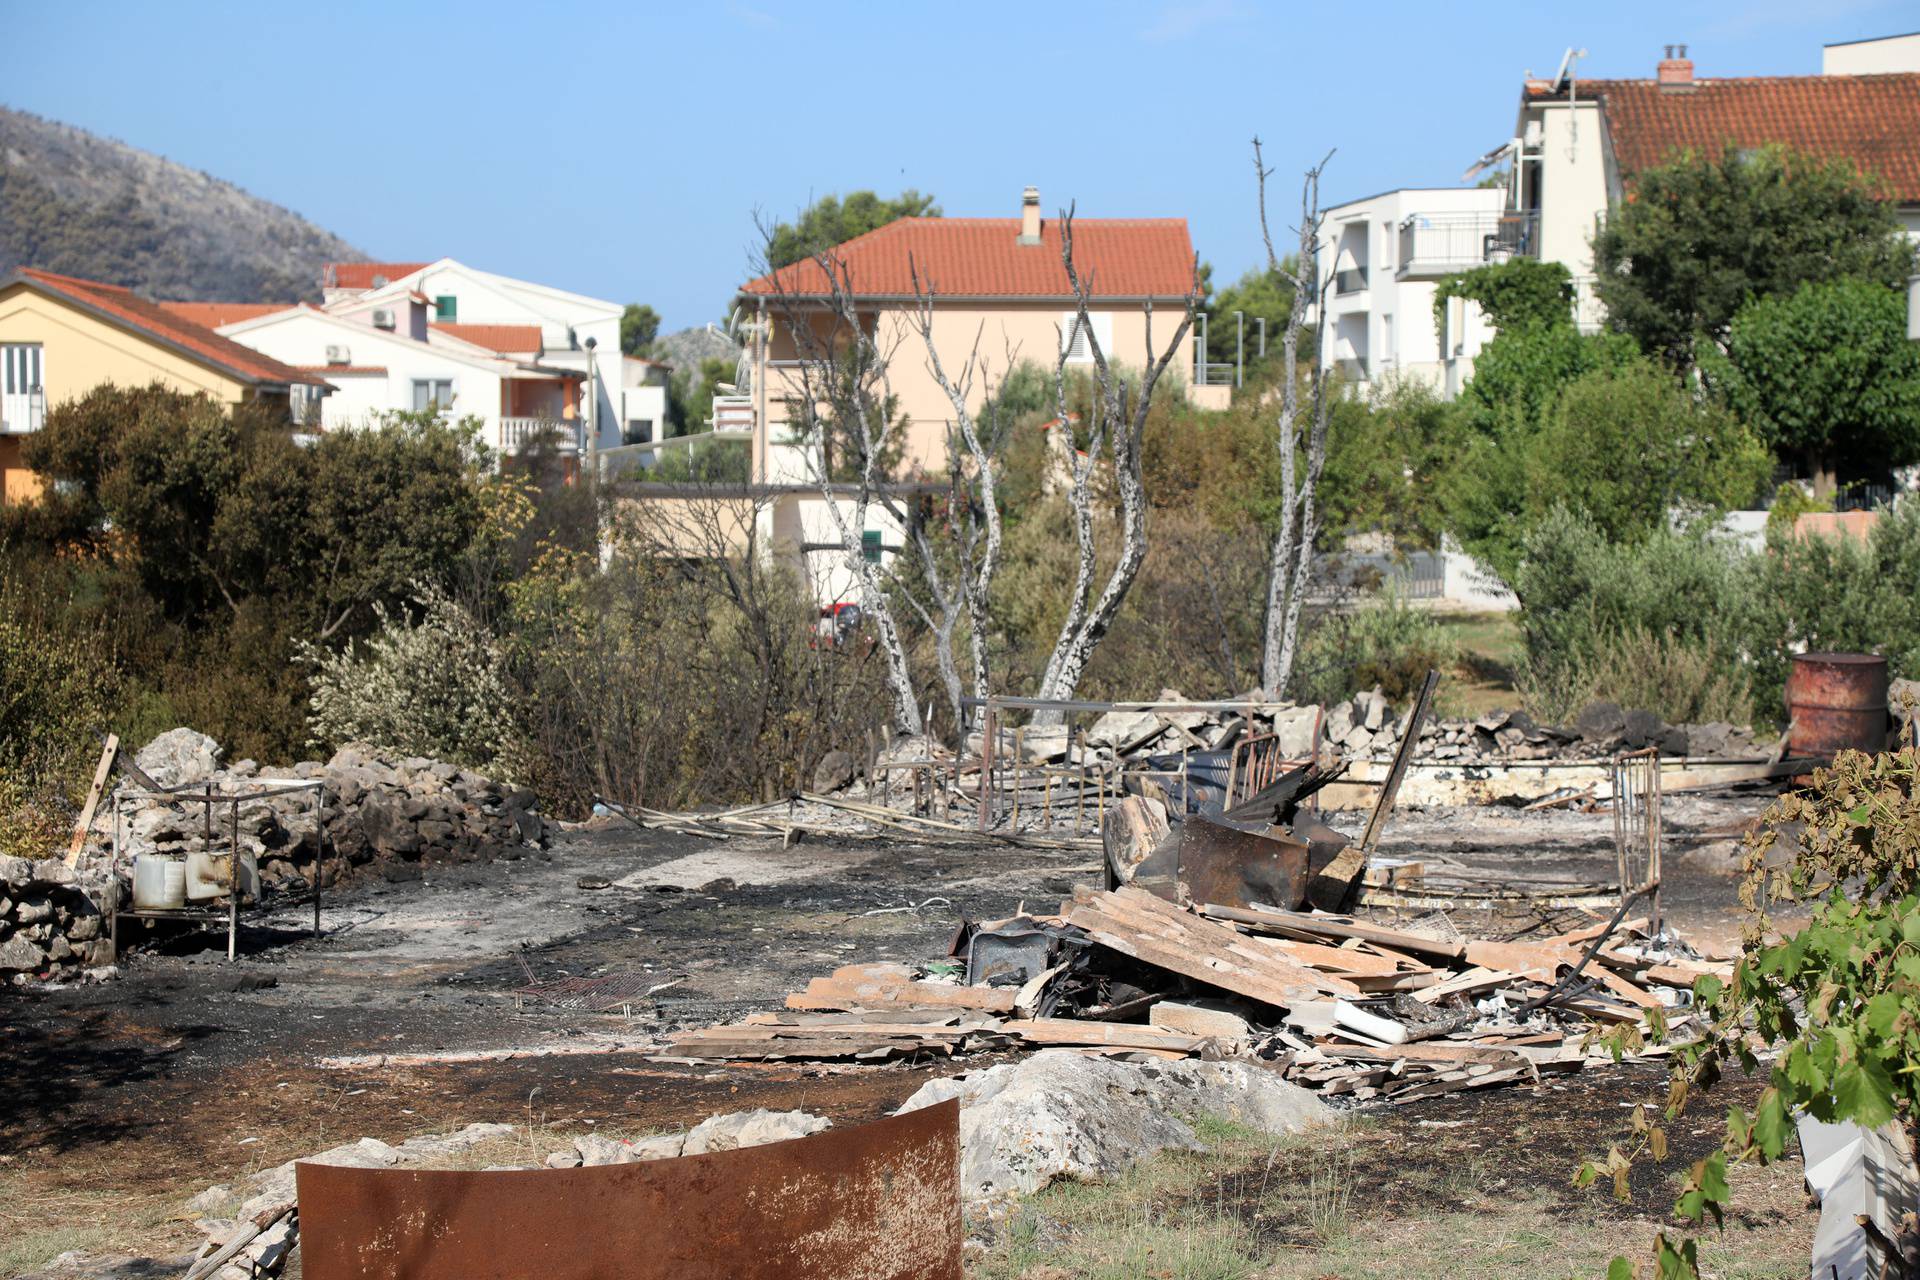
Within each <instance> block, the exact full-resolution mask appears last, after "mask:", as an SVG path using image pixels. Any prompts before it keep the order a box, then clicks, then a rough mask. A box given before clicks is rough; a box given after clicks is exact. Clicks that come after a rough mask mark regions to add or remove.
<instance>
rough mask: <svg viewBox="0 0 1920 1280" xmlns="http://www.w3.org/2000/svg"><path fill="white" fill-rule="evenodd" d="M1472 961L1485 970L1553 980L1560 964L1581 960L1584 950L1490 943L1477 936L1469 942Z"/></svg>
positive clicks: (1568, 964) (1557, 973) (1537, 944)
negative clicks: (1581, 951)
mask: <svg viewBox="0 0 1920 1280" xmlns="http://www.w3.org/2000/svg"><path fill="white" fill-rule="evenodd" d="M1466 960H1467V963H1468V964H1475V965H1479V966H1480V967H1481V968H1484V969H1505V970H1507V971H1509V972H1510V973H1515V974H1518V975H1519V976H1521V977H1523V978H1534V979H1537V980H1538V981H1541V982H1552V981H1553V980H1554V978H1555V977H1557V976H1558V975H1559V972H1560V967H1561V966H1562V965H1565V966H1566V967H1568V968H1572V967H1573V966H1574V965H1577V964H1579V963H1580V953H1579V952H1577V951H1575V950H1574V949H1573V948H1571V947H1554V946H1548V945H1546V944H1545V943H1539V942H1486V941H1482V940H1479V939H1475V940H1474V941H1472V942H1469V943H1468V944H1467V954H1466Z"/></svg>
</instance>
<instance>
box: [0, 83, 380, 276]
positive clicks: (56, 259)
mask: <svg viewBox="0 0 1920 1280" xmlns="http://www.w3.org/2000/svg"><path fill="white" fill-rule="evenodd" d="M366 256H367V255H366V254H364V253H362V252H360V251H359V250H358V249H356V248H354V247H353V246H352V245H350V244H348V243H347V242H346V241H344V240H342V239H340V237H338V236H336V235H333V234H332V233H331V232H327V231H323V230H321V229H320V228H319V227H316V226H314V225H313V224H312V223H311V222H308V221H307V220H306V219H305V218H302V217H301V216H300V215H299V214H297V213H294V212H292V211H291V210H288V209H283V208H281V207H280V206H279V205H277V204H272V203H270V202H268V201H266V200H262V199H260V198H259V197H258V196H254V195H250V194H248V193H247V192H245V191H242V190H241V189H240V188H238V187H236V186H234V185H233V184H232V183H230V182H222V181H221V180H220V179H218V178H215V177H213V176H212V175H211V174H206V173H202V172H200V171H198V170H195V169H189V168H187V167H186V166H185V165H180V164H175V163H174V162H173V161H171V160H168V159H165V158H164V157H161V156H157V155H154V154H152V153H151V152H147V151H141V150H139V149H138V148H136V147H130V146H127V145H126V144H125V143H123V142H115V141H114V140H112V139H110V138H101V137H96V136H95V135H93V134H91V133H88V132H87V131H86V130H84V129H76V128H74V127H73V126H71V125H65V124H60V123H59V122H57V121H53V120H43V119H41V118H40V117H39V116H35V115H30V114H28V113H27V112H24V111H14V110H11V109H9V108H6V107H0V275H4V274H6V273H7V272H9V271H11V270H12V269H13V268H15V267H19V266H32V267H44V268H46V269H47V270H49V271H58V272H62V273H64V274H67V275H75V276H84V277H86V278H88V279H91V280H104V281H106V282H108V283H109V284H120V285H127V286H129V287H131V288H133V289H136V290H138V291H139V292H141V293H143V294H146V295H147V296H149V297H153V298H181V299H190V300H204V301H228V302H279V301H283V300H288V299H293V298H309V299H316V300H317V299H318V297H319V292H320V266H321V264H322V263H324V262H331V261H353V260H361V259H365V257H366Z"/></svg>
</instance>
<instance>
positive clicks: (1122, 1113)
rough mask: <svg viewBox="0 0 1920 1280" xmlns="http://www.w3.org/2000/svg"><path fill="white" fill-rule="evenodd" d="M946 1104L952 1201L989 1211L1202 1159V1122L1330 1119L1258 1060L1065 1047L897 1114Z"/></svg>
mask: <svg viewBox="0 0 1920 1280" xmlns="http://www.w3.org/2000/svg"><path fill="white" fill-rule="evenodd" d="M949 1098H958V1099H960V1190H961V1194H962V1196H964V1197H965V1198H966V1199H967V1200H968V1201H969V1202H972V1203H975V1204H986V1205H988V1206H989V1207H991V1206H993V1205H996V1204H1004V1203H1006V1202H1008V1201H1010V1200H1011V1199H1013V1198H1014V1197H1018V1196H1027V1195H1032V1194H1033V1193H1034V1192H1036V1191H1038V1190H1039V1189H1040V1188H1042V1187H1044V1186H1046V1185H1047V1184H1048V1183H1049V1182H1052V1181H1054V1180H1055V1179H1057V1178H1073V1179H1081V1180H1089V1181H1091V1180H1097V1179H1102V1178H1111V1177H1115V1176H1118V1175H1119V1174H1122V1173H1124V1172H1126V1171H1127V1170H1128V1169H1130V1168H1131V1167H1133V1165H1134V1164H1136V1163H1137V1162H1139V1161H1141V1160H1144V1159H1146V1158H1147V1157H1148V1156H1151V1155H1153V1154H1155V1153H1157V1152H1161V1151H1168V1150H1180V1151H1200V1150H1204V1149H1205V1144H1204V1143H1203V1142H1202V1141H1201V1139H1200V1137H1199V1135H1198V1134H1197V1133H1196V1132H1195V1129H1194V1125H1193V1121H1194V1120H1195V1119H1197V1118H1198V1117H1200V1116H1211V1117H1214V1118H1216V1119H1220V1120H1226V1121H1229V1122H1231V1123H1234V1124H1238V1125H1244V1126H1246V1127H1247V1128H1251V1129H1258V1130H1260V1131H1262V1132H1265V1133H1270V1134H1287V1133H1298V1132H1300V1131H1301V1130H1303V1129H1308V1128H1312V1127H1315V1126H1317V1125H1323V1124H1330V1123H1333V1121H1334V1120H1335V1119H1336V1116H1337V1113H1336V1112H1335V1111H1334V1110H1333V1108H1331V1107H1329V1106H1328V1105H1327V1104H1326V1103H1324V1102H1322V1101H1321V1100H1320V1099H1319V1098H1318V1097H1316V1096H1314V1094H1312V1093H1311V1092H1309V1091H1308V1090H1306V1089H1303V1088H1301V1087H1300V1086H1299V1085H1296V1084H1292V1083H1290V1082H1288V1081H1286V1080H1283V1079H1282V1078H1281V1077H1280V1073H1279V1072H1277V1071H1274V1070H1272V1069H1271V1068H1269V1067H1266V1066H1262V1065H1260V1064H1258V1063H1253V1062H1247V1061H1220V1062H1209V1061H1197V1060H1178V1061H1156V1062H1123V1061H1119V1060H1117V1059H1114V1058H1106V1057H1096V1056H1090V1055H1086V1054H1081V1053H1077V1052H1075V1051H1074V1050H1072V1049H1043V1050H1041V1051H1040V1052H1038V1053H1035V1054H1033V1055H1031V1056H1029V1057H1026V1058H1022V1059H1020V1060H1019V1061H1016V1062H1003V1063H1001V1064H999V1065H998V1066H993V1067H989V1068H987V1069H986V1070H984V1071H973V1072H968V1073H967V1074H965V1075H960V1076H952V1077H948V1078H945V1079H939V1080H929V1081H928V1082H927V1083H926V1084H924V1085H922V1086H921V1087H920V1089H919V1091H918V1092H916V1093H915V1094H914V1095H913V1096H912V1097H911V1098H908V1099H907V1101H906V1103H905V1105H903V1106H902V1107H901V1108H900V1109H899V1111H898V1112H896V1113H895V1114H904V1113H906V1112H908V1111H918V1110H919V1109H920V1108H922V1107H930V1106H932V1105H934V1104H935V1103H937V1102H945V1101H946V1100H947V1099H949Z"/></svg>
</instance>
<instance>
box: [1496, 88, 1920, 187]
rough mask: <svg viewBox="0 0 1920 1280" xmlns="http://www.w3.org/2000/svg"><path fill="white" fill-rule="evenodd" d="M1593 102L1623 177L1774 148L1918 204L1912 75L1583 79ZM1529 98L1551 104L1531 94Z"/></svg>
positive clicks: (1919, 151) (1919, 133)
mask: <svg viewBox="0 0 1920 1280" xmlns="http://www.w3.org/2000/svg"><path fill="white" fill-rule="evenodd" d="M1579 92H1580V94H1581V96H1582V97H1585V96H1587V95H1589V94H1591V95H1593V96H1596V97H1598V98H1600V99H1601V100H1602V105H1603V109H1604V110H1605V112H1606V117H1607V130H1608V133H1609V134H1610V135H1611V136H1612V139H1613V154H1614V159H1615V160H1616V161H1617V162H1618V164H1619V166H1620V172H1621V175H1622V177H1623V178H1626V179H1628V180H1631V178H1632V177H1633V175H1634V174H1636V173H1638V172H1639V171H1640V170H1642V169H1648V168H1651V167H1653V166H1655V165H1658V164H1662V163H1664V162H1665V161H1667V160H1668V159H1669V158H1670V157H1671V156H1672V155H1673V153H1674V152H1675V151H1678V150H1682V149H1692V150H1694V151H1697V152H1700V153H1702V154H1705V155H1713V156H1717V155H1718V154H1719V153H1720V152H1721V151H1722V150H1723V149H1724V148H1725V147H1726V146H1727V145H1728V144H1729V143H1731V144H1732V145H1734V146H1736V147H1759V146H1765V145H1767V144H1768V143H1781V144H1784V145H1786V146H1789V147H1792V148H1793V149H1794V150H1796V151H1804V152H1807V153H1808V154H1811V155H1816V156H1825V157H1833V158H1841V159H1847V160H1851V161H1853V162H1854V163H1855V164H1857V165H1858V166H1859V167H1860V169H1861V171H1862V172H1867V173H1874V174H1877V175H1879V177H1880V178H1881V180H1882V181H1883V182H1884V183H1885V185H1886V191H1887V195H1888V197H1889V198H1890V199H1892V200H1895V201H1898V202H1900V203H1902V204H1912V203H1920V73H1913V72H1905V73H1900V74H1890V75H1875V76H1743V77H1735V78H1730V79H1719V80H1709V79H1701V80H1695V81H1693V83H1692V87H1691V88H1684V89H1675V88H1665V89H1663V88H1662V87H1661V86H1660V85H1659V83H1658V82H1656V81H1653V80H1583V81H1581V82H1580V84H1579ZM1529 96H1532V97H1543V96H1552V95H1551V93H1550V92H1548V93H1544V94H1543V93H1541V92H1539V91H1538V90H1536V89H1534V88H1532V87H1530V88H1529Z"/></svg>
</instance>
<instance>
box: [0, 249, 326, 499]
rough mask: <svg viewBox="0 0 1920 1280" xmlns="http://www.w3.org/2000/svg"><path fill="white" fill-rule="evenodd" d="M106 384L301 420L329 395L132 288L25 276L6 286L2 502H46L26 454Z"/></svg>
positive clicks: (1, 336)
mask: <svg viewBox="0 0 1920 1280" xmlns="http://www.w3.org/2000/svg"><path fill="white" fill-rule="evenodd" d="M104 382H112V383H117V384H119V385H120V386H134V387H140V386H146V385H148V384H149V383H153V382H159V383H162V384H164V385H166V386H169V387H172V388H174V389H176V390H179V391H186V392H196V391H198V392H205V393H206V394H207V395H209V396H211V397H213V398H214V399H215V400H218V401H221V402H222V403H225V404H238V403H240V402H241V401H243V400H261V401H266V402H269V403H277V404H280V405H283V406H286V408H287V410H288V412H289V414H290V415H293V416H299V417H301V418H304V417H305V414H304V410H305V408H306V406H307V404H308V403H309V402H312V401H316V400H317V399H318V397H320V396H323V395H325V394H326V393H327V391H328V390H329V389H330V388H329V386H328V384H327V382H326V380H325V379H324V378H321V377H320V376H319V375H317V374H314V373H309V372H306V371H304V370H300V369H295V368H293V367H291V366H290V365H284V364H281V363H280V362H279V361H278V360H273V359H270V358H269V357H267V356H263V355H261V354H260V353H259V352H257V351H252V350H249V349H248V348H246V347H243V346H241V345H240V344H239V343H237V342H234V341H232V340H231V339H229V338H223V337H221V336H220V335H219V334H217V333H215V332H214V331H213V330H211V329H208V328H205V327H204V326H202V325H198V324H195V323H193V322H192V321H190V320H187V319H184V318H183V317H181V316H179V315H176V314H173V313H171V312H169V311H167V310H166V309H164V308H163V307H161V306H159V305H158V304H156V303H153V302H149V301H147V300H146V299H145V298H141V297H139V296H137V295H135V294H134V293H133V292H132V291H131V290H128V289H123V288H120V287H118V286H116V285H109V284H101V283H98V282H97V281H93V280H80V279H76V278H74V277H72V276H61V275H55V274H53V273H52V272H50V271H38V270H34V269H32V268H22V269H21V270H19V271H18V272H16V273H14V274H13V275H11V276H8V277H7V278H6V279H5V280H0V503H13V502H26V501H30V500H32V499H33V498H35V497H37V496H38V495H39V493H40V488H41V484H40V478H39V477H38V476H36V475H34V474H33V473H32V472H31V471H29V470H27V468H26V467H25V465H23V463H22V462H21V457H20V446H21V443H22V441H23V440H24V439H25V438H26V437H27V436H28V435H31V434H32V433H33V432H35V431H38V430H39V429H40V427H41V424H42V423H43V422H44V421H45V419H46V413H47V410H48V409H49V408H51V407H53V406H55V405H59V404H64V403H66V402H67V401H69V400H77V399H79V398H80V397H81V396H84V395H85V394H86V393H87V392H89V391H91V390H92V389H93V388H95V387H97V386H99V385H100V384H101V383H104ZM296 401H297V402H298V403H295V402H296Z"/></svg>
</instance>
